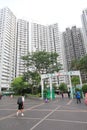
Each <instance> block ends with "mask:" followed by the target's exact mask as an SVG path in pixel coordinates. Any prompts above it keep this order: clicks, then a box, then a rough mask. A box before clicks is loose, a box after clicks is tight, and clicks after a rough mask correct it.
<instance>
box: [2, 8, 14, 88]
mask: <svg viewBox="0 0 87 130" xmlns="http://www.w3.org/2000/svg"><path fill="white" fill-rule="evenodd" d="M15 31H16V17H15V16H14V14H13V13H12V12H11V11H10V9H8V8H3V9H1V10H0V89H1V88H8V87H9V86H10V83H11V81H12V79H13V78H14V76H15V63H14V59H15Z"/></svg>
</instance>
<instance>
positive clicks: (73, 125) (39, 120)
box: [0, 97, 87, 130]
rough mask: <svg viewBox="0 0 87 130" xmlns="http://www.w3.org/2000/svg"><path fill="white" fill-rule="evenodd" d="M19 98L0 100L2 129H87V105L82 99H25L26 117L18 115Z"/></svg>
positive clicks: (0, 127)
mask: <svg viewBox="0 0 87 130" xmlns="http://www.w3.org/2000/svg"><path fill="white" fill-rule="evenodd" d="M16 112H17V99H15V98H14V99H10V98H9V97H8V98H6V97H5V98H3V99H2V100H0V130H87V106H86V105H85V104H84V101H83V100H82V103H81V104H77V103H76V100H75V99H73V100H72V99H68V98H65V99H61V98H57V99H55V100H53V101H49V103H45V102H44V101H43V100H34V99H33V100H32V99H26V100H25V111H24V117H22V116H21V115H19V116H18V117H17V116H16Z"/></svg>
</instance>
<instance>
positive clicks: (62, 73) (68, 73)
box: [41, 71, 80, 79]
mask: <svg viewBox="0 0 87 130" xmlns="http://www.w3.org/2000/svg"><path fill="white" fill-rule="evenodd" d="M66 75H71V76H72V75H80V71H69V72H58V73H54V74H43V75H41V78H42V79H45V78H50V77H56V76H66Z"/></svg>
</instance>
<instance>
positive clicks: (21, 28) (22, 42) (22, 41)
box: [15, 19, 29, 77]
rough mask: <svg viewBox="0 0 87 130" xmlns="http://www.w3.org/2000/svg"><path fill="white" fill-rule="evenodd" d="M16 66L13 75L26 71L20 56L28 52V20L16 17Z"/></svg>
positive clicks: (19, 74)
mask: <svg viewBox="0 0 87 130" xmlns="http://www.w3.org/2000/svg"><path fill="white" fill-rule="evenodd" d="M16 34H17V35H16V62H15V63H16V67H15V76H16V77H18V76H21V75H23V73H24V72H26V71H27V68H26V66H25V65H24V64H25V62H24V60H22V56H26V55H28V53H29V22H28V21H25V20H22V19H18V21H17V32H16Z"/></svg>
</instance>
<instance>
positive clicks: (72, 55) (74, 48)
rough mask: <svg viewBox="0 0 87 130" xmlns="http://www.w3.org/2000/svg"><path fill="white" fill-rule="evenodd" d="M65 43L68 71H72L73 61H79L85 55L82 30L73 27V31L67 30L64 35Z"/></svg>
mask: <svg viewBox="0 0 87 130" xmlns="http://www.w3.org/2000/svg"><path fill="white" fill-rule="evenodd" d="M63 43H64V48H65V49H64V50H65V58H66V67H67V68H66V70H68V71H69V70H70V67H71V62H72V60H75V59H76V60H78V59H80V58H81V57H83V56H84V55H85V53H86V52H85V47H84V41H83V35H82V32H81V29H79V28H76V26H73V27H72V29H70V28H66V31H65V32H64V33H63Z"/></svg>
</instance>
